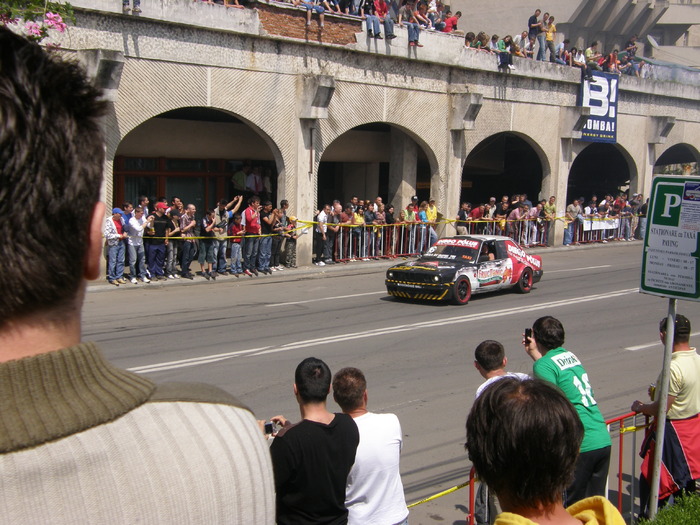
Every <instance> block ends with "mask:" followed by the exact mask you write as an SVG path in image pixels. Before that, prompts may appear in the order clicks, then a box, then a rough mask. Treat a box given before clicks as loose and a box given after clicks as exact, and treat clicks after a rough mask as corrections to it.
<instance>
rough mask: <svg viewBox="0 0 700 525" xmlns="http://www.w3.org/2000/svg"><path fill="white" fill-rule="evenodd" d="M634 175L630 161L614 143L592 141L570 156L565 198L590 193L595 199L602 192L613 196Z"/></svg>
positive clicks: (587, 198)
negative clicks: (574, 156)
mask: <svg viewBox="0 0 700 525" xmlns="http://www.w3.org/2000/svg"><path fill="white" fill-rule="evenodd" d="M636 178H637V172H636V170H635V168H634V162H633V161H632V159H631V158H629V155H628V154H627V152H626V151H625V150H624V149H622V148H621V147H620V146H618V145H616V144H604V143H593V144H590V145H588V146H586V147H585V148H584V149H583V150H582V151H581V152H580V153H579V154H578V155H577V156H576V159H575V160H574V162H573V164H572V166H571V171H569V181H568V186H567V192H566V202H567V203H569V202H571V201H572V199H575V198H579V197H583V198H584V202H588V200H590V198H591V196H593V195H597V196H598V198H599V199H601V198H602V197H603V195H605V194H606V193H610V194H611V195H613V196H616V195H617V194H618V193H619V192H620V191H623V190H626V189H628V188H629V186H630V184H631V183H632V182H634V181H635V180H636Z"/></svg>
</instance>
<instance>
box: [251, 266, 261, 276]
mask: <svg viewBox="0 0 700 525" xmlns="http://www.w3.org/2000/svg"><path fill="white" fill-rule="evenodd" d="M251 272H253V275H255V276H256V277H257V276H258V275H259V274H258V270H257V268H253V269H252V270H251Z"/></svg>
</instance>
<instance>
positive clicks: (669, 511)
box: [640, 494, 700, 525]
mask: <svg viewBox="0 0 700 525" xmlns="http://www.w3.org/2000/svg"><path fill="white" fill-rule="evenodd" d="M698 521H700V496H697V495H695V494H693V495H688V496H683V497H681V498H678V500H676V502H675V503H674V504H673V505H667V506H666V507H664V508H663V509H661V510H660V511H659V512H658V513H657V514H656V517H655V518H654V519H653V520H652V521H647V520H645V521H641V522H640V524H644V525H697V523H698Z"/></svg>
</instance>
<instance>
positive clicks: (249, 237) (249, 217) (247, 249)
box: [243, 195, 260, 276]
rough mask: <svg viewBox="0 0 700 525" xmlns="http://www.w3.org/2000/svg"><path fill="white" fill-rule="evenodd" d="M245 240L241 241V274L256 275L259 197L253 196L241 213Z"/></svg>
mask: <svg viewBox="0 0 700 525" xmlns="http://www.w3.org/2000/svg"><path fill="white" fill-rule="evenodd" d="M243 219H244V221H245V238H244V239H243V273H244V274H246V275H247V276H251V275H252V274H255V275H258V269H257V268H256V264H257V261H258V249H259V247H260V197H258V196H257V195H253V196H252V197H251V198H250V199H249V200H248V207H247V208H246V209H245V211H244V212H243Z"/></svg>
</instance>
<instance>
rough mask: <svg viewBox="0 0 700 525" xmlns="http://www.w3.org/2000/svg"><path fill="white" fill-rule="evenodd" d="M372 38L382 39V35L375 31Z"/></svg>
mask: <svg viewBox="0 0 700 525" xmlns="http://www.w3.org/2000/svg"><path fill="white" fill-rule="evenodd" d="M374 38H376V39H377V40H384V39H383V38H382V35H380V34H378V33H377V34H376V35H374Z"/></svg>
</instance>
